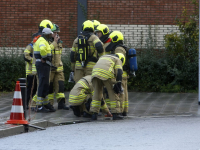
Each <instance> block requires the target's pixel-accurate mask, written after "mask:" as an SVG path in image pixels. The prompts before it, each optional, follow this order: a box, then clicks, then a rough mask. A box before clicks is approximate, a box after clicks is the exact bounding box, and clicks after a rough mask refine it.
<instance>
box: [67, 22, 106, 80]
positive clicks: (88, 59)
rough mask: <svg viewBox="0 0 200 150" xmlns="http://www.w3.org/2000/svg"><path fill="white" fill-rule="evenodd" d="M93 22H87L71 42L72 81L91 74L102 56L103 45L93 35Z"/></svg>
mask: <svg viewBox="0 0 200 150" xmlns="http://www.w3.org/2000/svg"><path fill="white" fill-rule="evenodd" d="M93 32H94V25H93V22H92V21H90V20H87V21H85V22H84V23H83V25H82V33H81V35H79V36H78V37H77V38H76V39H75V40H74V42H73V46H72V50H71V54H70V59H71V70H72V72H74V80H75V82H76V83H77V82H78V80H79V79H81V78H82V77H84V76H86V75H91V74H92V69H93V67H94V65H95V64H96V62H97V60H98V59H99V57H100V56H102V55H103V54H104V50H103V44H102V42H101V41H100V39H99V38H98V37H97V36H96V35H95V34H94V33H93Z"/></svg>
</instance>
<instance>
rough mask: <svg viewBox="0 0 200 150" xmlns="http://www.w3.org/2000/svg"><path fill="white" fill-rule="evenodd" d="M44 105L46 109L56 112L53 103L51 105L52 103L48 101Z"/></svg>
mask: <svg viewBox="0 0 200 150" xmlns="http://www.w3.org/2000/svg"><path fill="white" fill-rule="evenodd" d="M44 107H45V108H46V109H49V112H55V111H56V110H55V108H54V107H53V105H51V104H50V103H48V104H47V105H44Z"/></svg>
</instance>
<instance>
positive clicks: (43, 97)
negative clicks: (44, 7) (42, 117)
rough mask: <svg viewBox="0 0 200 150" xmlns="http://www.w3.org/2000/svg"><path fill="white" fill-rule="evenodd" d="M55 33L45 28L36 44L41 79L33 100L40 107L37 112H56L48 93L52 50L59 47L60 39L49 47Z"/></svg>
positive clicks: (38, 70)
mask: <svg viewBox="0 0 200 150" xmlns="http://www.w3.org/2000/svg"><path fill="white" fill-rule="evenodd" d="M51 28H53V27H51ZM52 34H53V32H52V31H51V29H50V28H44V29H43V30H42V36H41V37H39V38H38V39H37V41H36V42H35V44H34V46H33V47H34V56H35V59H36V63H35V66H36V70H37V75H38V79H39V86H38V90H37V98H36V99H33V100H34V101H35V102H36V105H37V106H38V107H37V109H36V111H37V112H49V111H51V112H54V111H55V109H54V108H53V106H52V105H51V104H50V103H49V100H48V97H47V95H48V93H49V76H50V68H51V66H52V64H51V61H52V60H51V58H52V57H51V49H54V47H56V46H57V44H56V43H57V42H58V40H59V37H57V36H56V37H55V38H54V42H53V43H54V45H53V44H51V45H49V40H50V38H51V37H52Z"/></svg>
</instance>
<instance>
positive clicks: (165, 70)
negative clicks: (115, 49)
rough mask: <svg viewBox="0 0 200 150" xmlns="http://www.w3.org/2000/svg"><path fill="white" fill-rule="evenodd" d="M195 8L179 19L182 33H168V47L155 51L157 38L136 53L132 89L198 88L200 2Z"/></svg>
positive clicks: (170, 89) (157, 90)
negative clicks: (199, 21) (199, 7)
mask: <svg viewBox="0 0 200 150" xmlns="http://www.w3.org/2000/svg"><path fill="white" fill-rule="evenodd" d="M191 4H193V6H194V7H193V8H194V11H193V12H192V13H191V14H188V12H187V10H186V9H184V10H183V14H182V18H181V19H176V24H177V26H178V27H179V30H180V33H172V34H168V35H166V36H165V48H166V49H165V51H164V52H163V51H160V52H159V51H156V50H155V49H154V46H153V47H152V45H154V43H155V42H153V41H152V40H151V39H152V38H151V37H152V35H151V34H149V37H150V38H148V39H149V40H148V41H146V42H147V44H146V49H145V50H143V51H142V52H141V53H140V54H139V55H138V57H137V59H138V71H137V72H136V77H130V78H129V81H128V86H129V90H134V91H152V92H197V90H198V40H199V39H198V36H199V29H198V19H199V16H198V2H197V1H196V0H192V3H191Z"/></svg>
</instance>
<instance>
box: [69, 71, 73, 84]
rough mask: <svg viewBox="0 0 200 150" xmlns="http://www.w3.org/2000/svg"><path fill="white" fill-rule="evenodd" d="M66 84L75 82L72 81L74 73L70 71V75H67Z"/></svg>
mask: <svg viewBox="0 0 200 150" xmlns="http://www.w3.org/2000/svg"><path fill="white" fill-rule="evenodd" d="M68 82H75V81H74V72H73V71H72V72H70V75H69V80H68Z"/></svg>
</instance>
